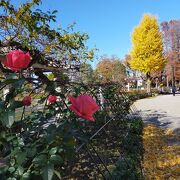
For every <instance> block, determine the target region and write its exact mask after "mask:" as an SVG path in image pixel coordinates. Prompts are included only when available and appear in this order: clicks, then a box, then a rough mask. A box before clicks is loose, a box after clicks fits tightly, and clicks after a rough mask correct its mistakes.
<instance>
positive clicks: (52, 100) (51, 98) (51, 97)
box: [48, 95, 57, 103]
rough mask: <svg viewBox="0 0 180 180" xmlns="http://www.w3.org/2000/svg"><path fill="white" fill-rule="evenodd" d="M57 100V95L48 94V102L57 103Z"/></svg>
mask: <svg viewBox="0 0 180 180" xmlns="http://www.w3.org/2000/svg"><path fill="white" fill-rule="evenodd" d="M56 101H57V97H56V96H52V95H49V96H48V102H49V103H55V102H56Z"/></svg>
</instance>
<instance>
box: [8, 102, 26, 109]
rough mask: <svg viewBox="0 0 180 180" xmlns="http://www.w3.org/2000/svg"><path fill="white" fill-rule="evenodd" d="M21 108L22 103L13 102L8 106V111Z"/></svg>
mask: <svg viewBox="0 0 180 180" xmlns="http://www.w3.org/2000/svg"><path fill="white" fill-rule="evenodd" d="M22 106H23V103H22V101H13V102H12V103H11V105H10V109H16V108H20V107H22Z"/></svg>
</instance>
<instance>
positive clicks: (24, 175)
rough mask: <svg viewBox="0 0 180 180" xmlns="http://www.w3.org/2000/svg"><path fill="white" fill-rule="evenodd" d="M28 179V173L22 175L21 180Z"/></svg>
mask: <svg viewBox="0 0 180 180" xmlns="http://www.w3.org/2000/svg"><path fill="white" fill-rule="evenodd" d="M29 178H30V173H29V172H26V173H24V174H23V176H22V178H21V180H28V179H29Z"/></svg>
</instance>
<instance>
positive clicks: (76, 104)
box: [69, 95, 99, 121]
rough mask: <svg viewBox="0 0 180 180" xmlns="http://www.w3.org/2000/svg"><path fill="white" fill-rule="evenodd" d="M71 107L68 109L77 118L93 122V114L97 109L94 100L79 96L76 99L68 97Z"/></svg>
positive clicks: (86, 96)
mask: <svg viewBox="0 0 180 180" xmlns="http://www.w3.org/2000/svg"><path fill="white" fill-rule="evenodd" d="M69 100H70V101H71V103H72V105H71V106H70V107H69V108H70V109H71V110H72V111H73V112H74V113H75V114H76V115H78V116H79V117H81V118H83V119H86V120H89V121H94V117H93V114H94V113H95V112H96V111H97V110H98V109H99V106H98V105H97V104H96V102H95V100H94V99H93V98H92V97H91V96H88V95H80V96H78V97H77V98H74V97H72V96H69Z"/></svg>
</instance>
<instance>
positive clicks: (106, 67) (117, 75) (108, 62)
mask: <svg viewBox="0 0 180 180" xmlns="http://www.w3.org/2000/svg"><path fill="white" fill-rule="evenodd" d="M96 72H97V74H99V76H100V77H101V80H102V81H103V82H110V81H113V82H122V81H124V78H125V76H126V68H125V66H124V65H123V63H122V62H121V61H120V59H119V58H117V57H111V58H108V57H103V58H102V59H101V61H100V62H99V63H98V64H97V67H96Z"/></svg>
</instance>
